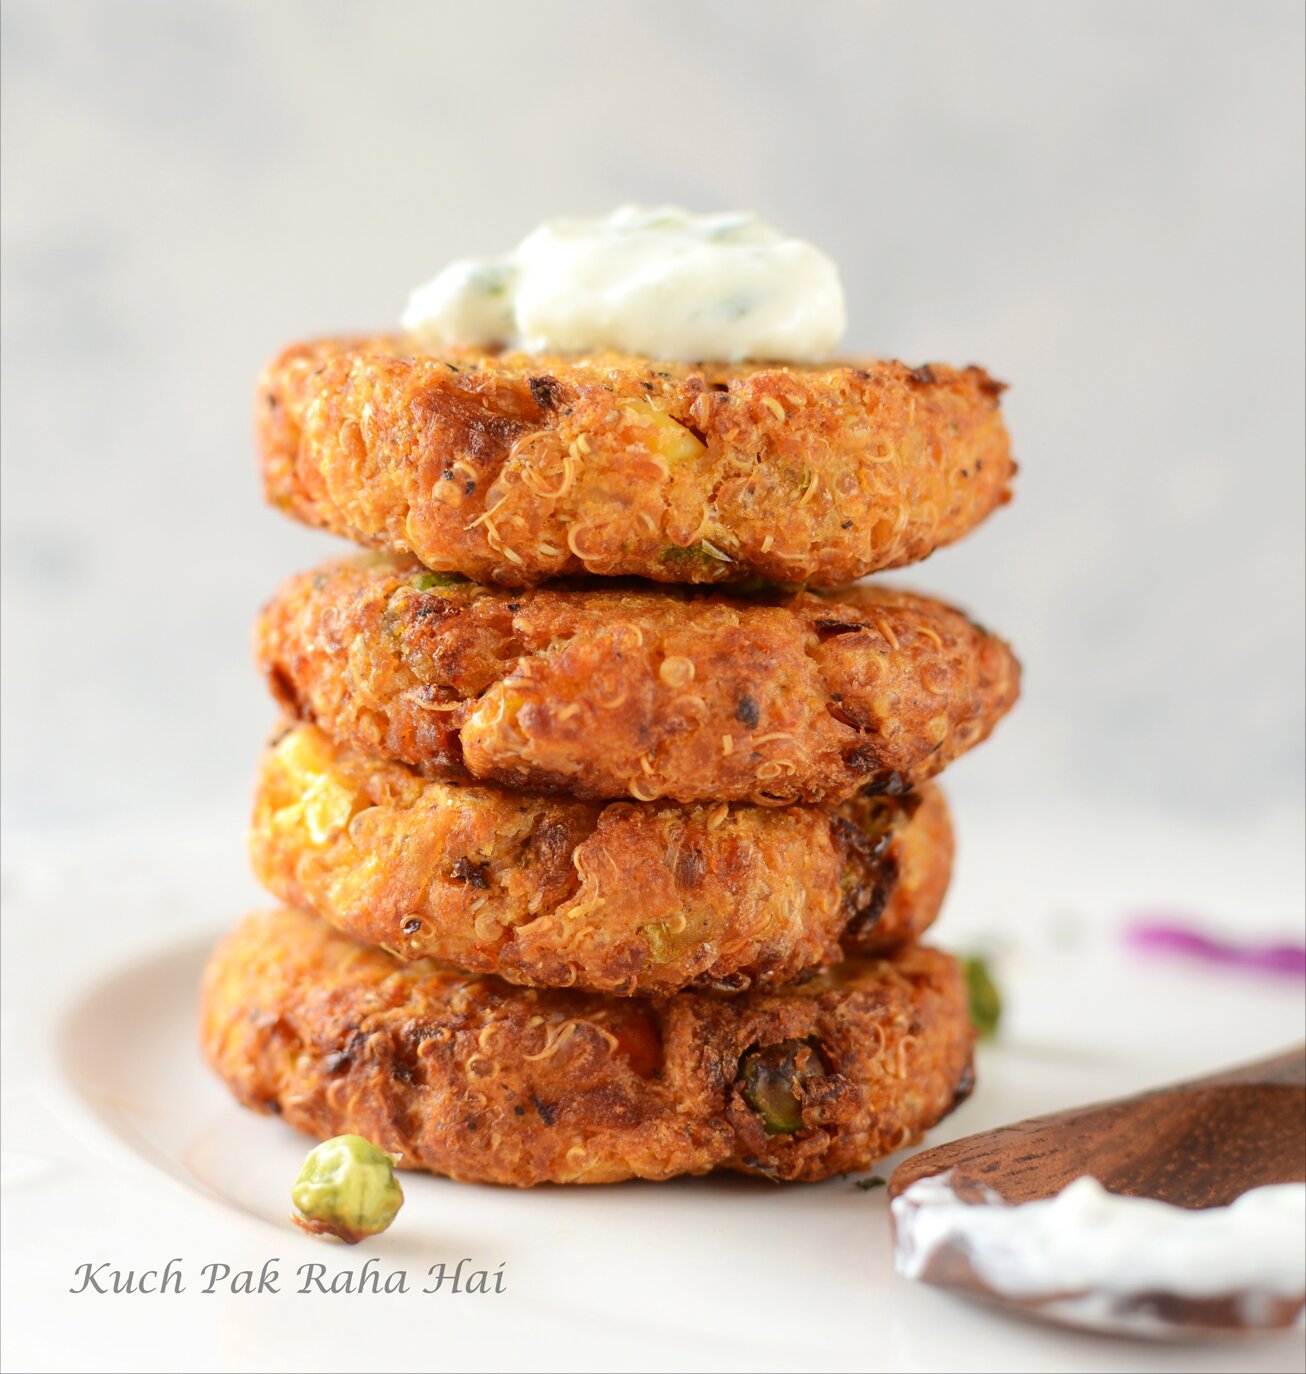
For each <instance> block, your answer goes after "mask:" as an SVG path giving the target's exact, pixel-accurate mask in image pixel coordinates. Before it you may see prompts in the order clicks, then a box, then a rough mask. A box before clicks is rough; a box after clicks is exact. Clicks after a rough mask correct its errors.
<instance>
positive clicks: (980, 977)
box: [961, 954, 1002, 1040]
mask: <svg viewBox="0 0 1306 1374" xmlns="http://www.w3.org/2000/svg"><path fill="white" fill-rule="evenodd" d="M961 967H962V971H963V972H964V973H965V975H966V987H967V990H968V991H969V992H970V1019H971V1023H972V1024H973V1025H974V1027H975V1030H976V1032H977V1033H978V1034H979V1037H980V1039H981V1040H989V1039H992V1037H993V1036H994V1035H996V1034H997V1031H998V1023H999V1022H1000V1021H1001V1020H1002V994H1001V993H1000V992H999V991H998V985H997V984H996V983H995V982H994V981H993V975H992V973H990V971H989V966H988V962H987V961H986V960H985V959H983V958H982V957H981V956H980V955H978V954H971V955H965V956H963V957H962V960H961Z"/></svg>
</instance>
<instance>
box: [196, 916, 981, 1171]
mask: <svg viewBox="0 0 1306 1374" xmlns="http://www.w3.org/2000/svg"><path fill="white" fill-rule="evenodd" d="M201 1001H202V1005H201V1027H200V1030H201V1039H202V1042H203V1045H204V1049H205V1052H206V1053H207V1055H208V1058H209V1060H210V1062H211V1063H212V1065H213V1067H214V1068H215V1069H216V1070H217V1072H218V1073H219V1074H220V1075H221V1076H222V1078H223V1079H225V1080H226V1082H227V1084H228V1086H229V1087H230V1088H231V1090H232V1092H233V1093H234V1094H235V1096H236V1097H237V1098H238V1099H239V1100H240V1101H241V1102H243V1103H244V1104H246V1105H247V1106H249V1107H253V1108H254V1109H255V1110H257V1111H263V1112H268V1111H272V1112H278V1113H280V1115H281V1116H282V1117H283V1118H284V1119H285V1120H286V1121H287V1122H288V1123H289V1124H291V1125H292V1126H295V1127H296V1128H298V1129H299V1130H302V1131H307V1132H308V1133H309V1134H311V1135H316V1136H320V1137H327V1136H332V1135H337V1134H340V1133H342V1132H354V1133H357V1134H359V1135H363V1136H366V1137H367V1138H368V1139H369V1140H371V1141H373V1142H375V1143H376V1144H377V1145H379V1146H380V1147H381V1148H382V1149H385V1150H389V1151H391V1152H393V1153H395V1154H398V1155H400V1156H401V1164H402V1167H405V1168H409V1169H426V1170H430V1171H431V1172H433V1173H439V1174H446V1175H449V1176H450V1177H453V1178H459V1179H465V1180H469V1181H477V1182H486V1183H503V1184H513V1185H516V1186H519V1187H529V1186H531V1185H532V1184H536V1183H545V1182H554V1183H607V1182H614V1181H617V1180H620V1179H625V1178H632V1177H633V1178H648V1179H665V1178H671V1177H673V1176H674V1175H677V1174H703V1173H707V1172H708V1171H710V1170H713V1169H734V1170H739V1171H741V1172H744V1173H752V1174H761V1175H764V1176H766V1177H769V1178H775V1179H794V1180H815V1179H821V1178H826V1177H828V1176H830V1175H831V1174H836V1173H840V1172H844V1171H847V1170H855V1169H864V1168H866V1167H868V1166H869V1165H870V1164H871V1163H872V1162H873V1161H874V1160H876V1159H877V1158H879V1157H881V1156H883V1155H885V1154H888V1153H889V1152H891V1151H893V1150H896V1149H899V1148H901V1147H903V1146H905V1145H909V1144H911V1143H912V1142H914V1141H915V1140H917V1139H919V1137H920V1136H921V1134H922V1132H924V1131H925V1130H926V1129H928V1128H929V1127H930V1126H931V1125H933V1124H934V1123H935V1122H937V1121H938V1120H939V1119H940V1118H942V1117H943V1116H944V1115H945V1114H946V1113H947V1112H948V1111H949V1110H950V1109H951V1107H952V1106H953V1105H954V1104H955V1103H956V1101H957V1100H958V1099H959V1097H960V1096H962V1095H964V1093H965V1092H966V1091H967V1090H968V1086H969V1080H970V1067H969V1066H970V1057H971V1045H972V1038H973V1037H972V1032H971V1029H970V1025H969V1020H968V1015H967V1005H966V992H965V986H964V983H963V980H962V978H961V975H960V972H959V970H958V967H957V965H956V963H955V962H954V961H953V960H952V959H950V958H949V957H948V956H947V955H945V954H942V953H940V952H938V951H937V950H931V949H925V948H921V947H919V946H912V947H909V948H908V949H906V950H904V951H903V952H902V953H900V954H898V955H897V956H895V957H894V958H893V959H892V960H881V961H875V960H871V961H863V960H853V961H850V962H848V963H846V964H843V965H840V966H839V967H838V968H836V969H834V970H831V971H830V972H829V973H826V974H821V975H819V976H817V977H816V978H813V979H812V980H810V981H809V982H807V983H805V984H803V985H801V986H799V987H794V988H789V989H786V990H785V991H782V992H776V993H749V994H747V995H746V996H743V997H738V998H720V997H716V996H714V995H712V994H709V993H697V992H686V993H682V994H680V995H679V996H677V997H672V998H666V999H662V1000H658V1001H649V1000H645V999H628V1000H613V999H608V998H602V997H596V996H593V995H589V994H583V993H577V992H560V991H547V990H541V989H533V988H532V989H526V988H513V987H510V986H509V985H508V984H506V983H503V982H501V981H499V980H498V979H495V978H488V977H475V976H471V975H467V974H463V973H459V972H456V971H454V970H452V969H450V968H448V967H447V966H445V965H441V964H436V963H434V962H426V963H420V964H398V963H396V962H395V961H394V960H393V959H391V958H390V957H389V956H388V955H386V954H385V953H383V952H381V951H379V950H373V949H369V948H368V947H366V946H363V945H359V944H357V943H355V942H353V941H351V940H349V939H348V938H346V937H345V936H342V935H338V934H335V933H333V932H332V931H330V930H329V928H328V927H326V926H324V925H322V924H321V923H320V922H318V921H316V920H314V919H313V918H312V917H310V916H307V915H304V914H301V913H298V912H293V911H278V912H273V913H269V914H265V915H261V916H255V917H251V918H249V919H248V920H246V921H245V922H244V923H243V924H242V925H240V926H239V927H238V928H237V929H236V930H235V931H234V932H233V933H232V934H231V935H229V936H228V937H227V938H226V939H225V940H224V941H223V942H222V943H221V945H219V947H218V949H217V950H216V952H215V953H214V955H213V958H212V960H211V961H210V963H209V966H208V969H207V971H206V973H205V977H204V987H203V993H202V999H201ZM786 1041H800V1042H806V1043H807V1044H809V1045H810V1046H811V1047H812V1048H813V1051H814V1052H815V1053H819V1056H820V1064H821V1068H822V1070H823V1071H822V1072H821V1073H820V1074H819V1076H818V1077H815V1078H813V1079H809V1080H807V1081H806V1082H805V1084H804V1085H803V1092H804V1096H803V1101H802V1104H801V1105H802V1126H801V1128H800V1129H799V1130H797V1131H794V1132H790V1133H786V1134H774V1135H768V1134H767V1133H766V1131H765V1129H764V1127H763V1124H762V1121H761V1119H760V1117H759V1116H758V1115H757V1114H756V1113H755V1112H754V1111H753V1110H752V1109H751V1108H750V1107H749V1106H748V1104H747V1102H746V1101H745V1100H744V1098H743V1096H742V1093H741V1089H740V1085H739V1083H738V1082H737V1081H736V1080H737V1076H738V1070H739V1064H740V1059H741V1056H743V1055H744V1054H745V1052H746V1051H749V1050H752V1049H757V1048H764V1047H767V1046H775V1045H779V1044H781V1043H782V1042H786Z"/></svg>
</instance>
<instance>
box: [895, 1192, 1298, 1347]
mask: <svg viewBox="0 0 1306 1374" xmlns="http://www.w3.org/2000/svg"><path fill="white" fill-rule="evenodd" d="M892 1208H893V1220H894V1230H895V1234H896V1238H897V1239H896V1246H895V1263H896V1266H897V1269H898V1272H899V1273H900V1274H902V1275H903V1276H904V1277H905V1278H910V1279H921V1278H928V1276H929V1270H930V1266H931V1262H932V1261H933V1260H935V1259H936V1257H938V1256H939V1255H940V1254H941V1253H942V1252H943V1251H945V1250H948V1251H952V1252H954V1253H957V1252H960V1253H961V1254H964V1255H965V1256H966V1258H967V1260H968V1261H969V1263H970V1267H971V1270H972V1272H973V1273H974V1274H975V1277H976V1278H977V1279H978V1280H979V1281H980V1282H981V1283H982V1284H984V1285H985V1287H987V1288H988V1289H989V1290H990V1291H991V1292H992V1293H994V1294H997V1295H1000V1296H1002V1297H1006V1298H1011V1299H1015V1300H1017V1301H1025V1302H1029V1303H1031V1304H1034V1305H1037V1306H1039V1307H1040V1308H1041V1309H1042V1310H1043V1311H1045V1312H1047V1313H1048V1314H1049V1315H1053V1314H1055V1315H1058V1316H1060V1317H1062V1318H1063V1319H1064V1320H1067V1321H1072V1322H1074V1323H1075V1324H1077V1325H1081V1326H1088V1327H1097V1328H1099V1329H1102V1330H1118V1331H1132V1332H1134V1333H1135V1334H1162V1331H1163V1328H1164V1326H1165V1323H1164V1322H1162V1321H1160V1320H1159V1319H1158V1318H1157V1317H1155V1316H1154V1315H1152V1314H1151V1312H1150V1311H1149V1310H1147V1308H1146V1306H1144V1307H1142V1308H1135V1307H1134V1306H1133V1304H1132V1302H1131V1300H1132V1299H1139V1298H1143V1299H1146V1298H1147V1297H1148V1296H1149V1295H1151V1296H1155V1295H1156V1294H1174V1295H1177V1296H1179V1297H1184V1298H1190V1299H1205V1298H1210V1299H1218V1298H1224V1297H1234V1298H1236V1299H1237V1300H1238V1302H1239V1304H1240V1306H1241V1315H1242V1318H1243V1321H1244V1323H1245V1324H1246V1325H1247V1326H1253V1327H1254V1326H1258V1325H1261V1324H1262V1320H1263V1315H1264V1314H1263V1313H1262V1312H1261V1311H1260V1308H1261V1306H1262V1305H1263V1304H1264V1302H1265V1300H1266V1299H1272V1298H1277V1299H1284V1300H1294V1299H1296V1300H1300V1299H1301V1298H1302V1296H1303V1294H1304V1293H1306V1184H1303V1183H1277V1184H1270V1185H1267V1186H1265V1187H1262V1188H1253V1189H1251V1190H1250V1191H1248V1192H1246V1193H1244V1194H1243V1195H1242V1196H1241V1197H1239V1198H1237V1199H1235V1200H1234V1201H1233V1202H1232V1203H1230V1204H1229V1205H1228V1206H1226V1207H1208V1208H1204V1209H1200V1210H1195V1209H1189V1208H1185V1207H1176V1206H1174V1205H1172V1204H1170V1203H1168V1202H1160V1201H1157V1200H1156V1199H1154V1198H1141V1197H1125V1196H1123V1195H1121V1194H1118V1193H1111V1192H1108V1191H1107V1190H1106V1189H1105V1188H1104V1187H1103V1186H1102V1184H1101V1183H1099V1182H1098V1180H1097V1179H1095V1178H1091V1177H1084V1178H1077V1179H1076V1180H1075V1181H1074V1182H1073V1183H1070V1184H1068V1185H1067V1186H1066V1187H1065V1188H1063V1189H1062V1190H1061V1192H1059V1193H1058V1194H1056V1195H1055V1196H1054V1197H1050V1198H1046V1199H1042V1200H1039V1201H1034V1202H1023V1203H1017V1204H1009V1203H1004V1202H1003V1201H1002V1200H1001V1199H1000V1198H998V1197H997V1196H996V1195H994V1196H993V1197H991V1198H990V1199H989V1200H988V1201H985V1202H981V1203H973V1202H967V1201H963V1200H962V1199H961V1198H959V1197H958V1196H957V1194H956V1193H955V1192H954V1191H953V1190H952V1187H951V1185H950V1174H949V1173H943V1174H937V1175H934V1176H932V1177H928V1178H921V1179H918V1180H917V1181H916V1182H915V1183H913V1184H912V1185H911V1186H910V1187H909V1188H907V1189H906V1190H905V1191H904V1192H903V1193H902V1194H900V1195H899V1196H898V1197H896V1198H894V1200H893V1203H892Z"/></svg>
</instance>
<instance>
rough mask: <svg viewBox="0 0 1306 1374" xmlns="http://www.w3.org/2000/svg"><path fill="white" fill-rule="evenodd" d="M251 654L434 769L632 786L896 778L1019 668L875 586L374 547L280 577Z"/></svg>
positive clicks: (955, 749)
mask: <svg viewBox="0 0 1306 1374" xmlns="http://www.w3.org/2000/svg"><path fill="white" fill-rule="evenodd" d="M255 648H256V653H257V656H258V659H259V662H260V665H261V667H262V669H263V671H264V673H265V674H266V676H267V679H268V682H269V684H270V686H271V687H272V690H273V693H274V695H275V696H276V697H277V698H278V699H279V700H280V702H281V703H282V705H283V706H285V707H286V708H287V710H289V711H290V712H292V713H294V714H296V715H299V716H301V717H304V718H306V719H310V720H313V721H316V722H317V724H319V725H320V726H322V728H323V729H324V730H326V731H327V732H328V733H329V734H331V735H333V736H335V737H336V738H338V739H341V740H346V741H350V742H352V743H356V744H360V745H363V746H364V747H366V748H368V749H370V750H372V751H374V752H375V753H377V754H379V755H382V756H385V757H389V758H395V759H398V760H400V761H401V762H404V763H409V764H412V765H414V766H415V767H418V768H420V769H421V770H422V771H423V772H424V773H426V774H427V775H428V776H431V777H440V778H446V779H449V780H454V781H456V780H460V779H466V778H467V777H468V776H469V775H470V776H473V777H476V778H484V779H487V780H493V781H496V782H501V783H503V784H505V785H507V786H511V787H520V788H530V789H533V790H537V791H555V792H566V793H569V794H571V795H573V796H580V797H589V798H615V797H632V798H634V799H635V800H636V801H652V800H654V799H656V798H659V797H667V798H670V799H671V800H674V801H680V802H693V801H743V800H749V801H754V802H757V803H759V804H762V805H777V804H785V803H789V802H793V801H822V800H838V799H840V798H844V797H849V796H852V795H854V794H855V793H857V792H859V791H863V790H866V789H868V788H869V789H871V790H878V791H887V792H899V791H903V790H905V789H907V788H909V787H912V786H915V785H917V784H919V783H920V782H921V781H923V780H924V779H925V778H928V777H931V776H933V775H934V774H935V773H937V772H938V771H939V770H940V769H941V768H943V767H944V766H945V765H946V764H947V763H949V762H950V761H951V760H953V759H954V758H956V757H957V756H958V755H959V754H961V753H963V752H964V751H965V750H967V749H969V748H970V747H971V746H972V745H974V744H976V743H978V742H979V741H980V740H982V739H983V738H984V737H985V736H986V735H987V734H988V733H989V731H990V730H991V729H992V728H993V726H994V724H995V723H996V722H997V721H998V719H999V718H1000V717H1001V716H1002V715H1003V714H1004V713H1005V712H1006V711H1007V710H1008V709H1009V708H1010V707H1011V705H1012V703H1013V702H1014V701H1015V700H1016V697H1017V694H1018V692H1019V674H1020V669H1019V664H1018V663H1017V662H1016V659H1015V658H1014V656H1013V655H1012V653H1011V651H1010V649H1008V647H1007V646H1006V645H1005V644H1004V643H1003V642H1002V641H1001V640H999V639H997V638H996V637H995V636H993V635H990V634H988V633H987V632H986V631H984V630H982V629H980V628H979V627H978V626H976V625H974V624H972V623H971V622H970V621H969V620H968V619H966V617H965V616H964V615H962V614H961V612H959V611H956V610H953V609H952V608H951V607H949V606H945V605H943V604H941V603H940V602H937V601H931V600H928V599H926V598H924V597H919V596H912V595H910V594H908V593H906V592H901V591H895V590H893V589H891V588H887V587H880V586H863V587H855V588H852V589H849V590H845V591H843V592H840V593H837V594H835V593H831V594H826V595H817V594H814V593H811V592H800V593H797V594H782V595H773V596H770V597H766V598H760V599H759V598H750V599H745V598H743V597H740V596H732V595H726V594H724V593H722V592H720V591H693V590H686V589H681V588H650V587H648V586H647V585H646V584H645V585H643V586H639V585H638V584H637V585H636V586H634V587H632V586H630V585H626V584H607V585H605V586H603V587H600V588H598V589H596V588H594V586H593V585H592V584H591V585H590V586H589V587H587V588H585V589H584V590H561V589H557V588H553V587H549V588H537V589H533V590H532V589H527V590H524V591H505V590H503V589H501V588H500V589H491V588H486V587H481V586H478V585H476V584H474V583H470V582H465V581H462V580H451V579H448V578H446V577H444V576H443V575H441V574H437V573H432V572H428V571H427V570H425V569H424V568H423V567H422V565H421V564H419V563H417V562H416V561H415V560H412V559H395V558H386V557H377V556H375V555H374V556H371V557H364V558H361V559H352V560H347V561H344V562H339V563H334V564H328V565H327V566H325V567H323V568H321V569H318V570H317V571H315V572H309V573H302V574H300V575H299V576H297V577H293V578H291V579H290V580H289V581H288V582H286V583H285V584H284V585H283V586H282V587H281V589H280V590H279V591H278V593H277V595H276V596H275V597H274V598H273V600H272V601H271V603H270V604H269V605H268V606H267V607H266V608H265V609H264V611H263V613H262V615H261V616H260V618H259V621H258V624H257V627H256V630H255Z"/></svg>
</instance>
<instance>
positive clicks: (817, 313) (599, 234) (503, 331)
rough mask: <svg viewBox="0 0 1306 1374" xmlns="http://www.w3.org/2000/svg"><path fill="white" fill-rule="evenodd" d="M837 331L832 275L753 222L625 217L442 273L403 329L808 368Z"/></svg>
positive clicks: (557, 229)
mask: <svg viewBox="0 0 1306 1374" xmlns="http://www.w3.org/2000/svg"><path fill="white" fill-rule="evenodd" d="M844 320H845V316H844V300H843V288H842V286H841V285H840V283H839V273H838V269H837V268H836V267H835V265H834V263H833V262H832V261H831V260H830V259H829V258H828V257H826V255H825V254H824V253H822V252H820V251H819V250H818V249H816V248H814V247H813V246H812V245H811V244H810V243H805V242H803V241H802V240H801V239H793V238H787V237H786V236H785V235H783V234H782V233H780V231H779V230H777V229H773V228H772V227H771V226H770V225H768V224H765V223H763V222H762V221H761V220H760V219H758V218H757V217H756V216H755V215H751V214H742V213H740V214H736V213H729V214H716V215H692V214H689V213H688V212H687V211H685V210H680V209H676V208H675V207H672V206H663V207H660V208H657V209H646V208H643V207H641V206H638V205H623V206H621V207H619V208H618V209H616V210H614V211H613V212H612V213H611V214H610V215H607V216H605V217H603V218H601V219H556V220H549V221H548V222H546V223H544V224H541V225H540V226H539V228H538V229H535V230H534V231H532V232H531V233H530V234H528V235H527V236H526V237H525V238H524V239H523V240H522V241H521V243H519V244H518V245H517V247H516V249H514V251H513V252H512V253H510V254H507V255H506V256H503V257H497V258H468V259H462V260H460V261H458V262H454V263H450V265H449V266H448V267H446V268H445V269H444V271H443V272H441V273H440V274H439V276H437V277H436V278H435V279H434V280H433V281H430V282H428V283H427V284H426V285H425V286H422V287H420V288H419V289H418V290H416V291H414V292H413V294H412V296H411V297H410V298H409V302H408V308H407V310H405V312H404V316H403V325H404V328H405V329H407V330H409V331H410V332H412V333H413V334H416V335H417V336H418V338H420V339H421V340H422V341H423V342H424V343H426V344H427V345H429V346H432V347H437V348H438V347H443V346H448V345H454V344H463V345H470V346H473V347H488V346H492V345H505V346H508V347H514V348H524V349H526V350H528V351H529V352H532V353H579V352H587V351H592V350H596V349H603V348H611V349H617V350H620V351H622V352H626V353H639V354H645V355H647V356H649V357H654V358H683V359H687V360H693V361H704V362H706V361H717V362H740V361H742V360H744V359H747V358H756V359H766V358H770V359H784V360H789V361H793V362H815V361H819V360H820V359H822V358H826V357H828V356H829V354H830V353H831V352H832V350H833V349H834V348H835V347H836V345H837V344H838V342H839V340H840V338H842V336H843V331H844Z"/></svg>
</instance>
